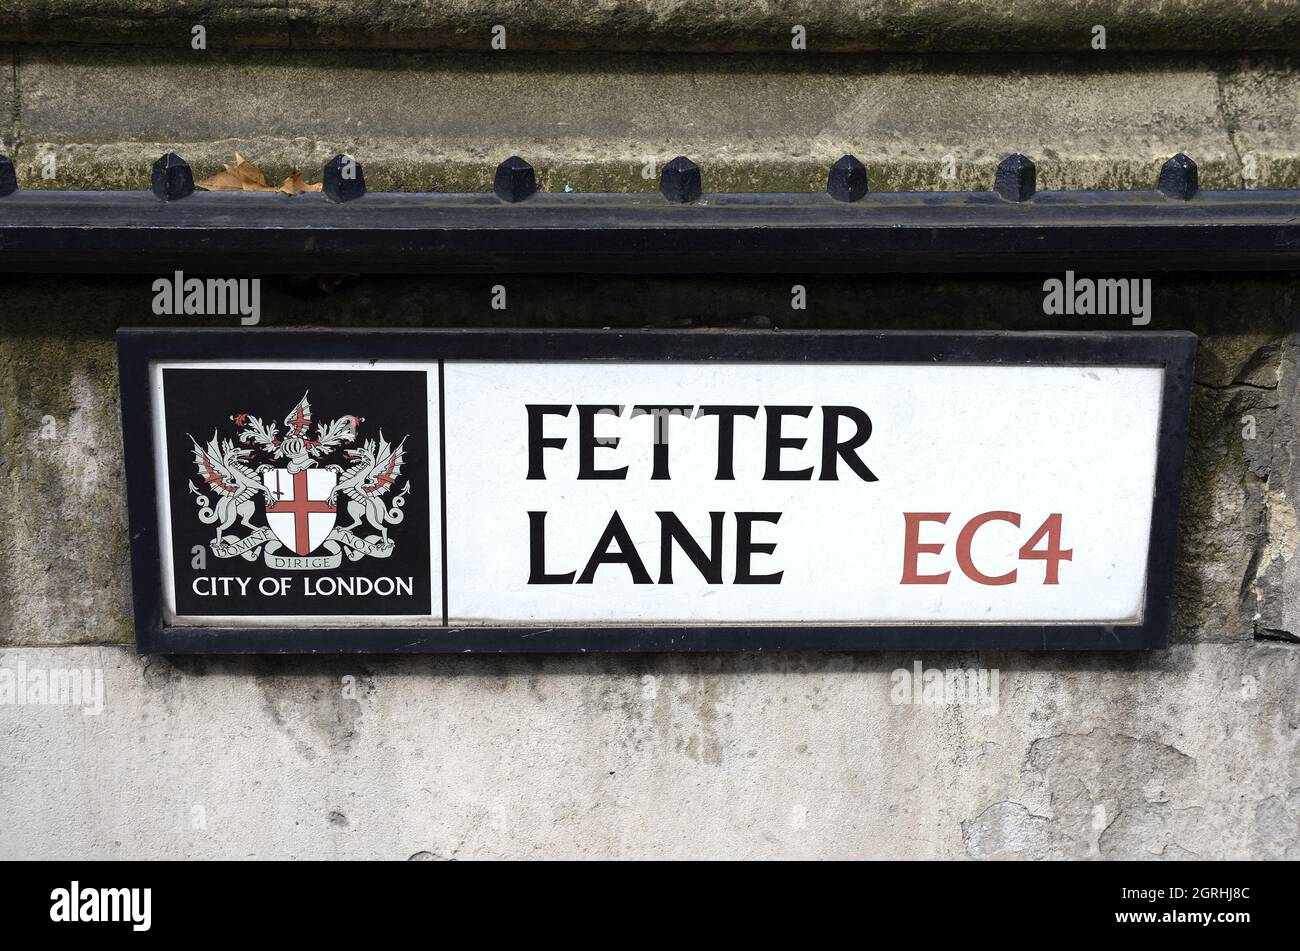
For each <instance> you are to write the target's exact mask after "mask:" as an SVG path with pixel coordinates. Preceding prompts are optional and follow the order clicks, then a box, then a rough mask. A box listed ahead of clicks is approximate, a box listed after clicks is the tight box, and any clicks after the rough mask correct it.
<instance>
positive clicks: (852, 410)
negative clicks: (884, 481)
mask: <svg viewBox="0 0 1300 951" xmlns="http://www.w3.org/2000/svg"><path fill="white" fill-rule="evenodd" d="M841 416H843V417H844V418H845V419H851V420H852V421H853V423H854V425H855V426H856V427H857V430H856V431H855V432H854V433H853V435H852V436H850V437H849V438H848V439H845V440H844V441H843V442H841V441H840V417H841ZM870 438H871V417H870V416H868V415H867V414H866V413H864V412H863V411H862V410H860V409H858V408H857V407H856V406H823V407H822V471H821V475H819V476H818V478H819V479H821V480H822V481H823V482H833V481H835V480H836V479H837V478H839V477H838V475H837V474H836V472H835V460H836V457H837V456H838V457H839V458H840V459H843V460H844V461H845V462H847V463H848V464H849V468H850V469H852V470H853V471H854V472H856V473H857V474H858V478H860V479H862V481H863V482H877V481H879V480H878V479H877V478H876V476H875V473H873V472H872V471H871V470H870V469H868V468H867V464H866V463H865V462H863V461H862V459H861V458H859V456H858V454H857V453H856V452H854V450H855V449H858V448H860V447H861V446H862V445H863V444H864V443H866V441H867V440H868V439H870Z"/></svg>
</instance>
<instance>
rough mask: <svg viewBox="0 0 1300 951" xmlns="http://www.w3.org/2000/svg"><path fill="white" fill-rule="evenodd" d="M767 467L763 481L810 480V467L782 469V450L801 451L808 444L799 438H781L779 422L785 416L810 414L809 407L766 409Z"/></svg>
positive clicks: (810, 409) (806, 415)
mask: <svg viewBox="0 0 1300 951" xmlns="http://www.w3.org/2000/svg"><path fill="white" fill-rule="evenodd" d="M766 409H767V467H766V471H764V473H763V479H764V481H772V482H781V481H784V482H799V481H802V480H805V479H811V478H812V474H813V471H812V466H809V467H808V468H807V469H782V468H781V450H782V449H802V448H803V447H804V444H805V443H806V442H808V440H807V439H804V438H803V437H801V436H782V435H781V420H782V419H784V418H785V417H787V416H803V417H804V418H805V419H806V418H807V417H808V414H809V413H811V412H812V407H811V406H768V407H767V408H766Z"/></svg>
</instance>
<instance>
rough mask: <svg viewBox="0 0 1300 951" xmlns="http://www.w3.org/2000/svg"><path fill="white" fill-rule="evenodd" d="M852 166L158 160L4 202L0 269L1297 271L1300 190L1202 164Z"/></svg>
mask: <svg viewBox="0 0 1300 951" xmlns="http://www.w3.org/2000/svg"><path fill="white" fill-rule="evenodd" d="M173 158H174V157H173ZM848 158H849V157H846V159H845V160H841V162H837V163H836V165H835V166H834V167H833V168H832V170H831V174H830V180H829V183H828V191H827V193H825V194H769V193H745V194H738V193H718V194H711V193H707V192H701V190H700V187H699V175H698V168H697V167H696V166H694V165H693V163H689V162H687V161H686V160H684V159H682V160H676V161H675V162H674V163H669V165H668V166H666V167H665V169H664V178H663V180H662V182H661V193H629V194H576V193H574V194H555V193H539V192H536V191H535V187H536V186H535V181H534V179H533V177H532V174H531V173H532V170H531V167H527V163H523V162H522V160H519V159H511V160H508V161H507V162H505V163H502V169H503V170H504V171H503V172H502V171H499V173H498V178H497V187H496V189H495V191H494V193H486V194H444V193H376V192H370V193H366V191H365V185H364V179H363V178H361V177H360V174H361V173H360V167H359V166H356V169H355V172H356V176H357V178H356V179H346V178H345V180H343V181H340V179H339V174H340V173H339V168H338V160H335V161H334V162H333V163H332V164H333V165H334V166H335V167H334V168H333V170H332V171H331V168H330V167H329V166H327V168H326V182H325V193H324V194H308V195H299V196H296V197H288V196H284V195H278V194H253V193H248V194H245V193H223V192H193V185H192V181H191V180H190V179H189V169H188V166H184V163H179V165H177V164H176V163H175V162H168V160H167V158H166V157H164V159H162V160H159V165H158V166H156V167H155V184H154V190H153V191H152V192H93V191H86V192H58V191H21V190H20V191H12V193H10V194H8V195H7V196H6V197H3V198H0V271H5V272H86V273H104V272H112V273H119V272H133V273H150V274H157V273H163V272H166V271H169V270H172V269H183V270H187V271H192V272H196V273H203V272H208V273H213V272H227V273H229V272H252V273H293V272H332V271H343V272H359V273H366V272H376V273H477V272H482V273H489V272H497V273H543V272H554V273H612V272H617V273H646V274H687V273H697V274H698V273H774V272H780V273H805V272H806V273H839V274H846V273H864V274H866V273H885V272H936V273H959V272H976V271H979V272H988V271H994V272H1031V271H1048V270H1064V269H1076V270H1103V269H1105V270H1114V271H1127V272H1133V271H1149V270H1175V271H1177V270H1183V271H1187V270H1195V271H1200V270H1279V269H1296V268H1300V190H1233V191H1198V190H1197V187H1196V177H1195V165H1194V163H1191V162H1190V160H1187V159H1186V158H1185V157H1182V156H1176V157H1175V158H1174V159H1171V160H1170V162H1169V163H1167V164H1166V168H1165V170H1164V171H1163V172H1162V174H1161V179H1160V183H1159V187H1158V189H1156V190H1152V191H1048V192H1035V190H1034V184H1033V178H1034V173H1033V165H1032V163H1028V162H1027V160H1024V159H1023V157H1021V156H1013V157H1012V159H1008V160H1007V162H1004V163H1003V166H1002V167H1000V168H999V172H998V179H997V181H996V183H995V190H994V191H990V192H908V193H868V192H867V191H866V178H865V170H863V171H861V172H859V171H858V169H860V163H858V164H857V165H856V166H854V165H846V164H845V163H846V161H847V159H848ZM1013 159H1014V160H1016V161H1015V162H1013V161H1012V160H1013ZM348 161H351V160H348ZM854 161H856V160H854ZM512 162H513V163H516V164H514V165H511V163H512ZM683 162H685V163H686V164H685V165H682V164H680V163H683ZM1180 162H1181V163H1182V164H1179V163H1180ZM164 163H166V164H164ZM521 165H522V166H523V168H521V167H520V166H521ZM182 166H183V168H182ZM1189 167H1190V174H1189ZM525 168H526V172H525V171H524V169H525ZM11 169H12V167H11ZM11 174H12V172H11ZM160 174H161V179H160ZM503 175H504V177H503ZM358 179H359V181H358ZM159 198H162V199H163V200H161V201H160V200H159Z"/></svg>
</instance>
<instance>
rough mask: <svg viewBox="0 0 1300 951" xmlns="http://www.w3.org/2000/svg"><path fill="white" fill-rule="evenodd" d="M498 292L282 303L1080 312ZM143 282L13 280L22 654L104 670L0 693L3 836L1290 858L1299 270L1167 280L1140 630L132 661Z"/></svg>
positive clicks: (927, 322) (620, 284)
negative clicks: (1175, 524) (921, 671)
mask: <svg viewBox="0 0 1300 951" xmlns="http://www.w3.org/2000/svg"><path fill="white" fill-rule="evenodd" d="M494 280H495V279H494ZM490 283H491V282H490V281H487V280H485V279H482V278H457V279H426V278H382V279H381V278H367V279H346V280H343V281H342V282H340V281H338V280H335V279H331V280H322V281H312V280H308V279H295V280H293V281H288V280H282V279H272V280H268V282H267V284H266V287H265V289H264V294H263V310H264V314H265V317H264V323H265V324H266V325H269V326H313V325H363V326H364V325H375V326H384V325H397V326H413V325H417V326H418V325H423V324H433V325H447V326H484V325H488V324H499V325H510V326H519V325H528V326H575V325H581V326H614V327H635V326H644V325H654V326H665V325H672V326H683V325H687V326H689V325H692V324H699V325H707V326H722V325H732V326H737V325H739V326H748V327H755V328H762V327H769V328H772V329H773V332H779V329H780V328H783V327H809V326H812V327H847V326H874V327H890V326H899V325H900V324H903V325H905V326H908V327H932V328H940V329H942V328H967V327H991V326H1000V327H1007V328H1013V329H1016V330H1030V329H1039V328H1044V327H1049V326H1055V327H1057V328H1059V327H1060V324H1059V323H1058V324H1054V325H1053V324H1051V323H1049V321H1048V319H1047V318H1044V317H1043V316H1042V312H1041V279H1039V278H1015V277H1008V278H1000V279H998V280H993V281H985V280H975V279H971V280H964V281H952V282H935V281H933V280H930V279H920V278H918V279H910V280H902V279H899V280H888V279H877V280H873V281H870V282H866V283H863V282H855V281H848V280H841V281H823V282H817V281H813V282H809V286H810V290H811V299H812V300H813V301H815V302H816V304H815V306H814V307H813V309H812V310H810V311H808V312H805V313H800V314H792V313H790V312H789V311H788V303H787V301H788V290H789V283H790V280H789V279H787V278H784V277H781V276H774V277H771V278H766V279H760V280H746V281H737V280H729V279H722V278H717V279H698V280H696V279H692V280H686V281H664V280H657V279H652V278H647V279H636V280H622V279H616V280H597V279H584V280H583V281H580V282H572V283H570V282H563V281H558V282H557V281H555V280H553V279H547V278H529V279H522V278H520V279H513V278H512V279H510V282H509V283H510V288H511V301H512V304H511V310H510V311H509V312H507V313H506V314H504V315H502V314H499V313H498V314H496V315H495V317H490V316H489V314H491V313H492V312H490V311H489V310H488V308H487V299H488V294H487V288H488V286H489V284H490ZM150 299H151V293H150V290H149V282H148V281H147V280H146V279H144V278H120V279H111V280H109V279H102V280H98V279H68V278H24V279H6V280H5V281H4V282H3V283H0V313H2V314H3V315H4V316H3V317H2V318H0V365H2V366H3V371H4V372H3V376H2V379H3V392H2V398H0V404H2V412H0V420H3V425H4V429H3V433H2V439H0V447H2V450H3V455H2V456H0V477H3V478H4V480H5V484H6V485H8V486H10V491H9V492H8V493H6V494H5V496H4V497H3V498H4V501H3V503H0V504H3V505H4V510H3V522H4V524H5V526H6V531H7V532H8V533H9V535H10V537H11V538H12V539H14V541H13V542H12V543H11V544H9V545H7V546H5V547H4V548H0V590H2V591H3V598H4V600H3V603H0V668H9V669H11V670H12V669H16V668H17V665H18V664H19V663H22V664H25V665H26V666H27V667H28V668H60V669H62V668H69V667H87V668H97V669H101V670H102V671H103V676H104V685H105V688H104V709H103V712H102V713H101V714H100V715H98V716H88V715H85V714H84V713H83V712H82V711H81V710H79V709H74V708H67V707H52V706H28V707H12V706H8V707H6V706H0V758H2V759H3V761H4V762H5V763H6V765H7V768H6V769H5V770H4V771H3V774H0V857H15V856H33V855H35V856H46V857H74V856H81V855H91V856H94V857H104V858H108V857H127V856H130V857H135V856H148V857H196V856H210V857H217V856H224V857H233V856H245V855H249V856H257V857H335V856H346V857H383V858H408V857H419V858H430V857H434V858H467V857H487V856H523V857H526V856H541V855H548V856H570V857H596V856H602V857H603V856H653V855H663V856H677V857H687V856H692V857H694V856H707V857H724V856H725V857H756V856H786V857H805V856H807V857H812V856H873V857H946V858H962V857H970V858H976V859H987V858H1007V857H1022V858H1024V857H1028V858H1046V857H1077V858H1090V857H1092V858H1096V857H1101V858H1121V857H1123V858H1147V857H1151V858H1164V859H1177V858H1186V857H1190V856H1201V857H1263V858H1292V859H1294V858H1300V689H1297V685H1298V684H1300V643H1296V641H1295V634H1296V631H1297V629H1296V627H1295V626H1294V625H1293V624H1292V622H1291V621H1288V620H1287V618H1286V612H1285V611H1284V607H1285V606H1286V604H1287V603H1288V597H1289V596H1290V593H1289V592H1288V591H1287V590H1286V589H1285V588H1284V586H1283V583H1282V575H1283V574H1285V573H1286V571H1288V570H1290V569H1291V566H1293V565H1295V563H1296V560H1297V559H1295V549H1296V533H1295V514H1294V502H1293V500H1294V499H1295V498H1297V496H1296V494H1295V490H1294V485H1293V472H1292V470H1291V469H1290V465H1289V461H1288V460H1289V457H1290V455H1291V452H1292V448H1291V446H1292V442H1293V440H1294V435H1293V434H1294V431H1295V430H1294V423H1293V422H1291V421H1289V420H1293V415H1292V414H1294V412H1295V409H1296V405H1297V403H1296V399H1295V383H1296V378H1295V376H1294V370H1295V353H1296V350H1295V341H1296V338H1295V325H1296V317H1297V313H1298V310H1297V302H1298V301H1300V283H1298V282H1297V281H1296V279H1294V278H1288V277H1272V278H1252V279H1228V278H1196V277H1184V278H1179V279H1167V280H1162V279H1159V278H1158V279H1157V281H1156V298H1155V310H1154V312H1155V315H1156V317H1155V321H1154V323H1153V327H1154V328H1155V329H1167V328H1172V327H1188V328H1190V329H1193V330H1196V331H1198V332H1199V333H1200V334H1201V335H1202V351H1201V358H1200V360H1199V367H1198V372H1197V386H1196V389H1195V394H1194V407H1193V427H1192V429H1193V435H1192V445H1191V449H1190V455H1189V465H1188V470H1187V477H1186V495H1187V503H1186V506H1185V511H1184V517H1183V521H1182V529H1181V531H1182V540H1183V541H1182V554H1181V557H1180V560H1179V571H1178V589H1177V619H1176V621H1175V625H1174V629H1173V633H1172V639H1173V642H1174V643H1173V646H1172V648H1171V649H1170V650H1169V651H1166V652H1158V653H1155V654H1150V655H1142V656H1132V655H1107V654H1100V655H1079V654H1064V655H1055V656H1044V655H1029V654H993V653H979V652H969V653H965V654H960V655H954V654H935V655H927V656H924V657H921V656H917V655H906V654H883V655H861V656H852V655H804V654H795V655H787V656H771V655H730V656H703V657H682V656H667V655H665V656H647V657H593V656H584V657H511V658H491V657H451V658H412V657H407V658H373V657H368V658H359V657H344V658H284V657H278V658H277V657H263V658H225V659H202V658H188V659H167V658H161V657H154V658H148V659H145V658H140V657H137V656H136V655H135V654H134V652H133V650H132V649H131V647H130V646H129V644H130V640H131V620H130V603H129V592H128V587H127V585H128V578H127V573H126V571H125V568H124V565H125V557H126V544H127V539H126V532H125V510H124V503H123V498H122V481H121V457H120V446H119V442H118V430H117V420H116V415H117V401H116V382H115V379H114V372H115V369H114V356H113V342H112V331H113V328H114V327H116V326H117V325H119V324H123V323H130V324H144V323H161V322H162V321H159V320H158V319H157V318H153V317H152V316H151V315H149V313H148V302H149V300H150ZM665 314H674V315H679V317H677V318H674V319H671V320H668V319H665V318H664V316H663V315H665ZM173 325H174V324H173ZM1119 325H1120V324H1119V323H1118V322H1117V321H1111V322H1102V321H1097V322H1096V323H1093V324H1089V325H1088V328H1089V329H1100V328H1101V327H1103V326H1119ZM1076 329H1078V328H1076ZM248 332H249V333H250V334H255V333H256V332H257V330H256V329H250V330H249V331H248ZM1246 416H1253V417H1254V418H1255V421H1256V426H1255V438H1254V439H1248V438H1243V430H1244V422H1243V420H1244V417H1246ZM1294 590H1295V589H1294V588H1291V589H1290V592H1294ZM1291 603H1292V604H1293V603H1294V600H1293V599H1292V600H1291ZM916 660H922V661H923V662H924V664H925V665H926V666H927V667H938V668H971V667H979V668H989V669H993V670H996V671H998V674H999V691H998V699H997V704H996V708H993V707H992V706H988V705H985V706H962V705H945V706H925V705H921V706H917V705H911V704H897V703H895V702H894V700H895V699H896V698H895V696H894V682H893V680H892V672H893V671H894V670H896V669H898V668H908V669H910V668H911V665H912V664H913V662H914V661H916Z"/></svg>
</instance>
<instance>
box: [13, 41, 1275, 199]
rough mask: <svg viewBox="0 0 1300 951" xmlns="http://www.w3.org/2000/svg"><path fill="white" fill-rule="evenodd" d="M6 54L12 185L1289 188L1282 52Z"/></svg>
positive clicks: (627, 188) (83, 51) (48, 50)
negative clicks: (663, 167)
mask: <svg viewBox="0 0 1300 951" xmlns="http://www.w3.org/2000/svg"><path fill="white" fill-rule="evenodd" d="M9 55H10V56H12V57H13V59H14V62H15V66H16V68H15V69H14V70H13V74H14V77H15V78H11V79H10V80H9V82H10V86H9V87H8V91H7V92H6V87H4V86H0V106H4V105H8V106H9V107H10V108H9V109H8V110H7V111H8V112H9V114H10V115H11V116H13V120H12V122H11V124H10V126H9V129H8V131H7V132H6V133H5V139H6V141H5V146H6V148H8V149H10V150H12V151H13V152H14V154H15V158H16V160H17V162H18V164H19V175H20V182H21V184H22V185H23V187H25V188H43V187H52V188H144V187H147V184H148V178H149V169H150V165H151V163H152V162H153V160H154V159H155V158H156V157H157V155H158V154H160V153H161V152H162V151H164V150H166V149H175V150H176V151H178V152H179V153H180V154H181V155H183V156H184V157H185V158H186V159H188V160H189V161H190V163H191V164H192V165H193V166H194V168H195V172H196V174H197V175H198V176H204V175H208V174H211V173H212V172H215V171H218V170H219V169H220V167H221V163H222V162H226V161H230V160H231V159H232V156H233V154H234V153H235V152H236V151H239V152H241V153H242V154H244V155H245V156H247V157H248V158H249V159H250V160H252V161H254V162H257V163H258V164H260V165H262V166H263V168H264V169H266V171H267V172H268V175H269V176H270V177H273V178H274V177H282V176H283V175H287V174H289V173H290V172H292V171H294V170H297V169H303V170H305V171H307V173H308V176H309V178H316V179H318V176H319V172H318V171H317V170H318V169H319V168H320V167H321V165H322V164H323V163H324V162H325V161H326V160H327V159H328V158H329V157H331V156H332V155H334V154H336V153H337V152H343V151H346V152H349V153H351V154H353V155H356V156H357V157H358V158H359V159H360V160H361V161H362V163H363V164H364V165H365V168H366V178H367V182H368V184H369V185H370V187H371V188H372V189H373V190H397V191H482V190H486V189H488V188H490V187H491V180H492V172H493V168H494V166H495V164H496V163H497V162H499V161H500V160H501V159H503V158H505V157H507V156H509V155H511V154H519V155H522V156H524V157H525V158H527V159H528V160H529V161H531V162H532V163H533V164H534V165H535V166H537V167H538V170H539V173H540V184H541V187H542V188H543V189H544V190H552V191H557V190H563V189H565V188H566V187H567V188H571V189H573V190H577V191H638V190H646V191H649V190H653V189H654V188H655V187H656V175H655V174H653V173H652V174H650V175H646V174H645V171H646V169H645V163H646V162H647V160H649V159H653V160H655V161H656V162H657V163H662V162H663V161H666V160H668V159H670V158H672V157H673V156H674V155H677V154H686V155H689V156H691V157H692V158H694V159H695V160H696V161H699V162H700V163H701V164H702V165H703V167H704V175H705V188H706V190H712V191H751V190H752V191H812V190H821V189H822V188H824V187H825V181H826V170H827V168H828V167H829V165H830V164H831V163H832V162H833V161H835V159H837V158H838V157H839V156H840V155H842V154H844V153H845V152H852V153H854V154H856V155H857V156H858V157H859V158H860V159H862V160H863V161H864V162H865V163H866V164H867V165H868V167H869V169H870V173H871V179H872V185H871V187H872V189H873V190H876V191H886V190H889V191H910V190H917V191H927V190H929V191H938V190H979V189H987V188H990V187H991V184H992V180H993V169H994V167H995V165H996V163H997V161H998V160H999V159H1000V158H1001V157H1002V156H1004V155H1005V154H1007V153H1009V152H1011V151H1023V152H1025V153H1027V154H1029V155H1031V156H1032V157H1033V158H1035V159H1036V160H1037V161H1038V163H1039V186H1040V187H1041V188H1044V189H1050V188H1142V189H1146V188H1151V187H1153V185H1154V182H1155V179H1156V173H1157V170H1158V168H1159V166H1160V164H1161V163H1162V162H1163V161H1164V160H1165V159H1166V158H1167V157H1168V156H1170V155H1171V154H1173V153H1175V152H1178V151H1184V152H1186V153H1188V154H1189V155H1191V156H1193V157H1194V158H1195V159H1196V160H1197V162H1198V164H1199V165H1200V174H1201V184H1202V187H1204V188H1239V187H1243V186H1244V187H1297V186H1300V120H1298V119H1297V116H1296V112H1295V109H1294V104H1295V102H1296V101H1300V73H1297V70H1296V66H1295V62H1296V60H1295V59H1294V58H1288V57H1265V58H1256V59H1250V60H1242V59H1234V58H1228V59H1224V58H1213V59H1210V58H1202V57H1186V56H1175V57H1158V58H1155V59H1151V58H1145V59H1135V58H1125V57H1112V58H1110V59H1107V60H1106V61H1105V62H1104V63H1103V62H1102V61H1099V60H1093V59H1089V58H1087V57H1075V58H1063V57H1059V56H1051V57H1043V56H1035V57H1014V58H998V59H995V58H991V57H961V56H936V57H878V58H874V59H872V60H870V61H864V60H863V59H862V58H860V57H821V58H819V59H807V60H802V61H799V62H795V61H792V60H790V59H789V58H787V57H747V58H743V59H737V58H731V57H714V56H697V57H678V56H624V55H602V56H595V57H583V58H581V59H577V58H568V57H554V56H544V55H537V56H517V57H513V58H511V59H510V60H508V61H502V60H499V59H496V58H494V57H492V56H485V55H479V56H471V55H468V54H427V53H391V54H389V55H387V56H386V57H385V58H384V61H383V63H382V64H376V63H375V61H374V58H373V57H372V56H368V55H366V54H357V53H303V52H297V53H291V54H283V53H280V54H271V53H254V52H247V51H245V52H239V53H225V54H213V55H210V56H207V57H205V58H203V59H196V58H195V57H193V56H190V55H188V54H185V53H177V52H170V51H146V50H107V49H97V50H86V49H78V48H72V47H62V48H38V49H32V48H21V49H15V50H11V51H10V52H9ZM178 104H180V105H178ZM51 155H52V156H53V157H54V160H55V165H54V169H55V175H54V177H53V178H46V177H45V174H44V173H45V170H46V168H47V164H46V163H47V160H46V156H51ZM945 156H951V162H949V160H948V159H946V158H945ZM945 171H950V172H951V175H952V177H951V178H949V177H946V176H945ZM1252 175H1253V177H1250V176H1252Z"/></svg>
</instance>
